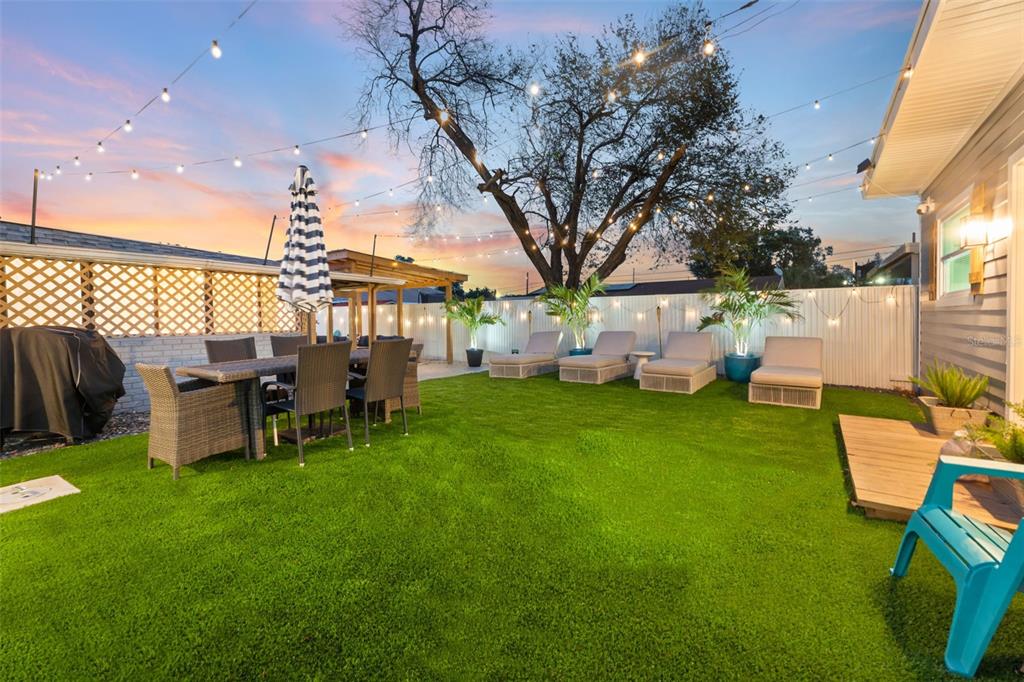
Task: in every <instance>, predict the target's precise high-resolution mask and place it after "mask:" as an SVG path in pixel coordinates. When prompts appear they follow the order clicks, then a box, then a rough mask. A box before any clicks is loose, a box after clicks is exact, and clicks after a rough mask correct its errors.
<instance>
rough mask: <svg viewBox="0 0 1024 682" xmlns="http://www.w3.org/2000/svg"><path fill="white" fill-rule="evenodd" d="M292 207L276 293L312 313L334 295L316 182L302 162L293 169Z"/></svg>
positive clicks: (329, 300)
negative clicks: (317, 199) (318, 205)
mask: <svg viewBox="0 0 1024 682" xmlns="http://www.w3.org/2000/svg"><path fill="white" fill-rule="evenodd" d="M289 189H290V190H291V193H292V211H291V216H290V217H289V219H288V234H287V237H286V239H285V243H284V257H283V258H281V276H280V277H279V278H278V281H277V297H278V298H279V299H281V300H282V301H286V302H288V303H291V304H292V305H293V306H295V307H296V308H298V309H300V310H303V311H305V312H309V313H314V312H316V311H317V310H319V309H320V308H322V307H324V306H326V305H329V304H330V303H331V302H332V301H333V299H334V292H333V290H332V289H331V276H330V270H329V269H328V266H327V247H326V246H325V245H324V230H323V225H322V224H321V222H320V210H319V209H318V208H317V205H316V184H315V183H314V182H313V176H312V175H310V173H309V169H308V168H306V167H305V166H299V167H298V168H296V169H295V181H294V182H292V185H291V187H290V188H289Z"/></svg>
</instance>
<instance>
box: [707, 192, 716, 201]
mask: <svg viewBox="0 0 1024 682" xmlns="http://www.w3.org/2000/svg"><path fill="white" fill-rule="evenodd" d="M714 200H715V195H714V193H713V192H708V201H714Z"/></svg>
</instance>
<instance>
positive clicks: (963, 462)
mask: <svg viewBox="0 0 1024 682" xmlns="http://www.w3.org/2000/svg"><path fill="white" fill-rule="evenodd" d="M967 474H987V475H989V476H993V477H996V478H1017V479H1024V466H1021V465H1019V464H1009V463H1006V462H991V461H986V460H979V459H971V458H968V457H945V456H943V457H939V463H938V465H937V466H936V467H935V473H934V474H933V475H932V482H931V484H930V485H929V486H928V492H927V493H926V494H925V496H924V502H923V503H922V505H921V508H920V509H918V510H917V511H916V512H914V514H913V516H911V517H910V521H909V522H907V530H906V532H905V533H904V534H903V541H902V542H901V543H900V549H899V552H898V553H897V554H896V564H895V565H894V566H893V567H892V575H893V576H894V577H896V578H902V577H903V576H904V575H906V573H907V567H908V566H909V565H910V559H911V557H912V556H913V555H914V548H915V547H916V545H917V541H918V539H920V540H923V541H924V543H925V544H926V545H927V546H928V549H930V550H931V551H932V553H933V554H935V556H936V558H938V560H939V561H941V562H942V565H943V566H945V567H946V570H947V571H949V573H950V574H951V575H952V576H953V580H954V581H955V582H956V610H955V611H954V612H953V624H952V625H951V626H950V628H949V641H948V643H947V644H946V667H947V668H949V670H950V671H951V672H954V673H957V674H958V675H964V676H966V677H973V676H974V673H975V672H976V671H977V670H978V664H980V663H981V658H982V656H984V655H985V650H986V649H988V645H989V642H991V641H992V635H994V634H995V632H996V628H997V627H998V626H999V622H1000V621H1001V620H1002V619H1003V615H1004V614H1005V613H1006V609H1007V608H1009V606H1010V601H1011V600H1012V599H1013V595H1014V594H1015V593H1016V592H1017V591H1018V590H1019V591H1021V592H1024V531H1021V532H1018V533H1016V534H1013V533H1010V532H1009V531H1006V530H1003V529H1001V528H994V527H992V526H990V525H988V524H987V523H982V522H980V521H976V520H974V519H972V518H970V517H968V516H964V515H963V514H958V513H957V512H955V511H953V484H954V483H956V480H957V479H958V478H960V477H961V476H965V475H967Z"/></svg>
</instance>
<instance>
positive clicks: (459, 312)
mask: <svg viewBox="0 0 1024 682" xmlns="http://www.w3.org/2000/svg"><path fill="white" fill-rule="evenodd" d="M444 316H445V317H447V318H448V319H449V320H453V321H455V322H459V323H461V324H462V326H464V327H465V328H466V331H468V332H469V347H470V348H474V349H475V348H476V347H477V345H476V340H477V336H476V333H477V332H478V331H479V330H480V327H483V326H485V325H491V324H505V320H503V319H501V316H499V315H496V314H495V313H491V312H487V311H485V310H484V299H483V297H482V296H473V297H471V298H467V299H464V300H461V301H460V300H458V299H456V298H453V299H451V300H448V301H445V302H444Z"/></svg>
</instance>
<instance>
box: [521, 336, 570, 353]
mask: <svg viewBox="0 0 1024 682" xmlns="http://www.w3.org/2000/svg"><path fill="white" fill-rule="evenodd" d="M561 339H562V332H534V333H532V334H530V340H529V341H527V342H526V348H525V349H524V350H523V353H524V354H525V355H530V354H534V353H536V354H540V355H554V354H555V353H557V352H558V342H559V341H560V340H561Z"/></svg>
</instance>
